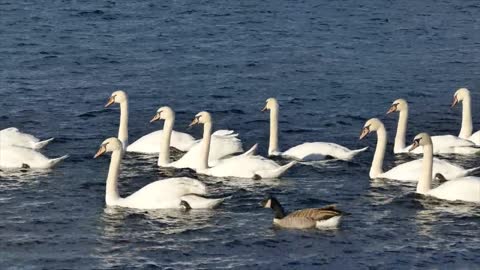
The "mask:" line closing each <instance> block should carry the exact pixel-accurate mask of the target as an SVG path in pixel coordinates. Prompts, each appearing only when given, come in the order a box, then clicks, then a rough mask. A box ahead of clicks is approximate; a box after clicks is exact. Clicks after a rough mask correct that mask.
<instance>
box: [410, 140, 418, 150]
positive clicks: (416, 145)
mask: <svg viewBox="0 0 480 270" xmlns="http://www.w3.org/2000/svg"><path fill="white" fill-rule="evenodd" d="M419 146H420V144H419V143H418V142H417V141H414V142H413V144H412V147H410V149H408V152H412V151H413V150H415V148H417V147H419Z"/></svg>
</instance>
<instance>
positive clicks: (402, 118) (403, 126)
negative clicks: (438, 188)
mask: <svg viewBox="0 0 480 270" xmlns="http://www.w3.org/2000/svg"><path fill="white" fill-rule="evenodd" d="M393 112H399V118H398V125H397V133H396V135H395V143H394V146H393V152H394V153H395V154H399V153H414V154H421V153H422V151H423V149H422V148H415V150H413V151H408V150H409V149H410V148H411V145H409V146H407V147H406V146H405V137H406V133H407V122H408V103H407V101H406V100H405V99H397V100H395V101H394V102H393V103H392V105H391V106H390V109H389V110H388V111H387V114H389V113H393ZM431 138H432V142H433V146H434V147H433V150H434V151H433V153H434V154H460V155H472V154H475V153H478V152H480V148H478V147H475V143H473V142H471V141H469V140H467V139H462V138H460V137H457V136H453V135H440V136H432V137H431Z"/></svg>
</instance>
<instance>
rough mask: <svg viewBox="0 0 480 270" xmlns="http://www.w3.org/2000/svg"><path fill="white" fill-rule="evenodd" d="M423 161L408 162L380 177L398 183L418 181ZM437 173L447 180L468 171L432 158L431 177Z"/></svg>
mask: <svg viewBox="0 0 480 270" xmlns="http://www.w3.org/2000/svg"><path fill="white" fill-rule="evenodd" d="M422 161H423V159H416V160H412V161H409V162H405V163H402V164H400V165H398V166H396V167H394V168H392V169H390V170H388V171H387V172H385V173H383V174H382V175H381V177H382V178H388V179H394V180H400V181H413V182H416V181H418V178H419V177H420V174H421V172H422V167H423V166H422ZM437 173H441V174H443V175H444V176H445V178H447V179H454V178H457V177H460V176H464V175H466V174H467V173H468V170H465V169H464V168H462V167H460V166H457V165H454V164H452V163H450V162H448V161H446V160H442V159H438V158H434V159H433V168H432V176H434V175H435V174H437Z"/></svg>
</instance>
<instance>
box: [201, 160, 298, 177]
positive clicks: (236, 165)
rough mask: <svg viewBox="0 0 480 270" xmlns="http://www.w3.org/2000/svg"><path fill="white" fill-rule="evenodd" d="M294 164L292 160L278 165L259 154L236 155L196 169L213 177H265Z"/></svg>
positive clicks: (277, 173)
mask: <svg viewBox="0 0 480 270" xmlns="http://www.w3.org/2000/svg"><path fill="white" fill-rule="evenodd" d="M295 164H296V162H295V161H292V162H290V163H288V164H286V165H284V166H280V165H278V164H277V163H275V162H274V161H273V160H270V159H266V158H264V157H261V156H236V157H231V158H227V159H224V160H220V161H219V162H218V164H216V165H215V166H213V167H211V168H207V169H198V170H197V172H198V173H201V174H206V175H210V176H215V177H239V178H252V179H253V178H262V179H267V178H278V177H280V176H281V175H282V174H284V173H285V172H286V171H287V170H288V169H289V168H291V167H292V166H293V165H295Z"/></svg>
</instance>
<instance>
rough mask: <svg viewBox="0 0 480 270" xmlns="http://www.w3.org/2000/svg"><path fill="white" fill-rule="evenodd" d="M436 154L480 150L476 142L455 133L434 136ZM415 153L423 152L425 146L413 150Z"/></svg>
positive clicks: (464, 152) (470, 152)
mask: <svg viewBox="0 0 480 270" xmlns="http://www.w3.org/2000/svg"><path fill="white" fill-rule="evenodd" d="M431 138H432V143H433V153H434V154H463V155H471V154H475V153H477V152H480V148H476V147H475V143H474V142H472V141H469V140H465V139H462V138H460V137H457V136H453V135H440V136H432V137H431ZM411 146H412V145H409V146H408V147H406V148H405V149H404V150H403V151H402V152H403V153H406V152H408V149H410V147H411ZM412 153H414V154H422V153H423V148H422V147H417V148H416V149H414V150H413V151H412Z"/></svg>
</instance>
